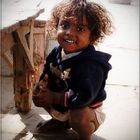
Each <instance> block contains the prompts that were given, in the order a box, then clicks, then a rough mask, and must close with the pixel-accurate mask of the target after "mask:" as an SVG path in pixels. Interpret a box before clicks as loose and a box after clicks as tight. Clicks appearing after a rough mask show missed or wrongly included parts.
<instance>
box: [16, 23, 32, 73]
mask: <svg viewBox="0 0 140 140" xmlns="http://www.w3.org/2000/svg"><path fill="white" fill-rule="evenodd" d="M16 33H17V35H16V38H17V41H18V43H20V44H21V49H22V51H23V55H24V59H25V60H26V62H27V64H28V66H29V69H30V70H31V71H33V70H34V63H33V57H32V54H33V50H32V49H31V50H30V45H29V44H28V43H27V40H26V38H25V36H26V35H27V34H30V28H29V27H28V26H25V27H24V26H23V27H21V28H19V29H18V30H17V31H16Z"/></svg>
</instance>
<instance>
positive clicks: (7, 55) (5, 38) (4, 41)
mask: <svg viewBox="0 0 140 140" xmlns="http://www.w3.org/2000/svg"><path fill="white" fill-rule="evenodd" d="M14 44H15V42H14V39H13V36H12V35H11V34H9V33H8V34H7V33H6V34H3V33H2V37H1V56H2V57H3V58H4V60H5V61H6V62H7V64H8V66H9V67H10V68H12V67H13V56H12V53H11V51H12V47H13V46H14Z"/></svg>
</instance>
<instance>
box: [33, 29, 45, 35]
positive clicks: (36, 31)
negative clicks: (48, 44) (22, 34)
mask: <svg viewBox="0 0 140 140" xmlns="http://www.w3.org/2000/svg"><path fill="white" fill-rule="evenodd" d="M33 32H34V34H45V28H34V31H33Z"/></svg>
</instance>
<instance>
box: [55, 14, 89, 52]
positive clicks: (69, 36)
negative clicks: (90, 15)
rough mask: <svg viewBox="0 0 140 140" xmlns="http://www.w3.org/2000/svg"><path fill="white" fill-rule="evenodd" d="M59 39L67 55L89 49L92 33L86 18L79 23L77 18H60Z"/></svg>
mask: <svg viewBox="0 0 140 140" xmlns="http://www.w3.org/2000/svg"><path fill="white" fill-rule="evenodd" d="M57 39H58V42H59V44H60V47H62V48H63V49H64V51H65V53H73V52H78V51H80V50H83V49H85V48H87V47H88V45H89V44H90V42H91V32H90V30H89V28H88V23H87V20H86V17H85V16H83V21H82V22H79V21H78V18H77V17H75V16H70V17H66V16H65V17H63V18H60V20H59V24H58V29H57Z"/></svg>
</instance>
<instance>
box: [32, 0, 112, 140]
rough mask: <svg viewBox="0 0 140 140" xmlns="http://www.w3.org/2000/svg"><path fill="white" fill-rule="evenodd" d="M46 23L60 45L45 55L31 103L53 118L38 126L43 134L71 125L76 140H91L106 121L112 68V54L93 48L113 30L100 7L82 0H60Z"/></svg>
mask: <svg viewBox="0 0 140 140" xmlns="http://www.w3.org/2000/svg"><path fill="white" fill-rule="evenodd" d="M51 21H52V22H51V23H52V24H51V26H52V27H54V28H56V30H57V40H58V43H59V46H58V47H56V48H54V49H53V50H52V51H51V53H50V54H49V55H48V57H47V58H46V64H45V66H44V70H43V73H42V75H41V77H40V81H39V83H38V84H37V85H36V86H35V88H34V90H33V101H34V103H35V105H36V106H38V107H43V108H44V109H45V110H46V111H47V112H48V113H49V114H50V115H51V116H52V119H51V120H49V121H47V122H45V123H39V124H38V126H37V129H38V131H40V132H44V133H45V132H48V131H49V130H54V129H56V130H57V129H59V130H66V129H68V128H72V129H73V130H75V131H76V132H77V134H78V135H79V139H80V140H91V135H92V134H93V133H94V132H95V131H96V130H97V129H98V127H99V126H100V125H101V124H102V123H103V121H104V119H105V114H104V113H103V112H102V108H101V106H102V104H103V101H104V100H105V99H106V92H105V90H104V87H105V83H106V79H107V75H108V71H109V70H110V69H111V65H110V64H109V63H108V61H109V59H110V57H111V55H109V54H107V53H103V52H99V51H96V50H95V48H94V47H95V45H97V44H98V43H99V42H101V41H102V40H103V39H104V37H105V36H106V35H110V34H111V33H112V27H113V26H112V22H111V20H110V18H109V15H108V12H107V11H106V10H105V8H103V7H102V6H100V5H99V4H97V3H94V2H87V1H86V0H69V1H62V2H61V3H59V5H57V6H56V7H55V8H54V9H53V13H52V19H51Z"/></svg>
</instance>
